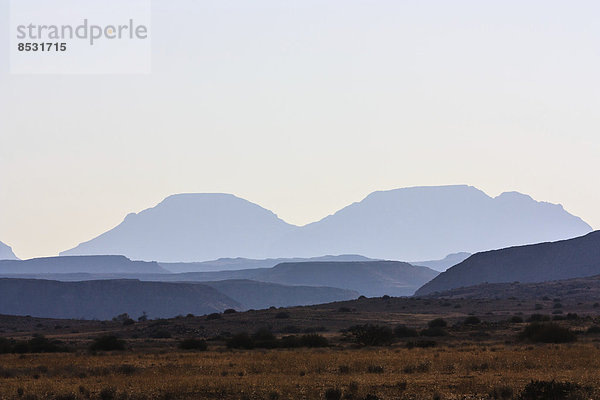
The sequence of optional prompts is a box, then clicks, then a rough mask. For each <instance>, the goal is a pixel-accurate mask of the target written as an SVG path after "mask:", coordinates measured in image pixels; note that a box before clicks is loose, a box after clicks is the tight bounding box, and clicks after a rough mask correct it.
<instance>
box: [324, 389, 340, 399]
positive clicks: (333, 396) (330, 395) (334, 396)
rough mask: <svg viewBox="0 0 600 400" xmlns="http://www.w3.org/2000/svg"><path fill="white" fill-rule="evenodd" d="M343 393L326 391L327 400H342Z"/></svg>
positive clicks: (331, 390)
mask: <svg viewBox="0 0 600 400" xmlns="http://www.w3.org/2000/svg"><path fill="white" fill-rule="evenodd" d="M341 398H342V391H341V390H340V389H334V388H329V389H327V390H326V391H325V400H340V399H341Z"/></svg>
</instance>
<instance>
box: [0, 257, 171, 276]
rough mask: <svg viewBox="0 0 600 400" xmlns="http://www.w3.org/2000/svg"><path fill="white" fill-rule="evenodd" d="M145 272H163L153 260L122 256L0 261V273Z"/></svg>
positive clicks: (164, 271) (165, 271)
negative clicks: (132, 258)
mask: <svg viewBox="0 0 600 400" xmlns="http://www.w3.org/2000/svg"><path fill="white" fill-rule="evenodd" d="M50 273H59V274H61V273H91V274H109V273H130V274H134V273H138V274H140V273H146V274H151V273H154V274H165V273H168V271H167V270H165V269H163V268H162V267H160V266H159V265H158V264H157V263H155V262H143V261H131V260H129V259H128V258H126V257H123V256H70V257H46V258H33V259H31V260H22V261H21V260H18V261H6V260H4V261H0V274H50Z"/></svg>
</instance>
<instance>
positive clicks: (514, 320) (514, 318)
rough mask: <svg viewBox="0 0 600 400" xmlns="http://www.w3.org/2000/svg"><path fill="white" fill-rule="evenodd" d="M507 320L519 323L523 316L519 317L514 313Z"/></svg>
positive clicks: (521, 321)
mask: <svg viewBox="0 0 600 400" xmlns="http://www.w3.org/2000/svg"><path fill="white" fill-rule="evenodd" d="M509 321H510V322H511V323H513V324H521V323H523V318H521V317H519V316H518V315H515V316H513V317H511V318H510V319H509Z"/></svg>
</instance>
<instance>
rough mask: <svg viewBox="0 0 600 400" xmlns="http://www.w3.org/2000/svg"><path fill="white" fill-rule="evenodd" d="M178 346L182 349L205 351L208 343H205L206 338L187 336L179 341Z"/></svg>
mask: <svg viewBox="0 0 600 400" xmlns="http://www.w3.org/2000/svg"><path fill="white" fill-rule="evenodd" d="M179 348H180V349H182V350H199V351H206V350H207V349H208V345H207V344H206V340H203V339H195V338H189V339H184V340H182V341H181V342H179Z"/></svg>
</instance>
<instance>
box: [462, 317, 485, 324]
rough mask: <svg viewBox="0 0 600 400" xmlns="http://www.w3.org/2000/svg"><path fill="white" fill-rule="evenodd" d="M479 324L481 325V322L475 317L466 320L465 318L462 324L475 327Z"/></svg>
mask: <svg viewBox="0 0 600 400" xmlns="http://www.w3.org/2000/svg"><path fill="white" fill-rule="evenodd" d="M480 323H481V320H480V319H479V318H478V317H475V316H470V317H467V318H465V320H464V322H463V324H465V325H477V324H480Z"/></svg>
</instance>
